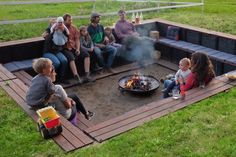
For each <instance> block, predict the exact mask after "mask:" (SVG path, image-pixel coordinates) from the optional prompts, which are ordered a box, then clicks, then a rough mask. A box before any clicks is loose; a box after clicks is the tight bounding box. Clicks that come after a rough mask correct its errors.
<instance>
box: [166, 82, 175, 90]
mask: <svg viewBox="0 0 236 157" xmlns="http://www.w3.org/2000/svg"><path fill="white" fill-rule="evenodd" d="M175 85H176V84H175V81H172V82H171V83H170V84H169V85H168V86H167V88H166V92H168V93H171V91H172V89H173V88H174V87H175Z"/></svg>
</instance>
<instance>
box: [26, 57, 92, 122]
mask: <svg viewBox="0 0 236 157" xmlns="http://www.w3.org/2000/svg"><path fill="white" fill-rule="evenodd" d="M33 69H34V70H35V72H37V73H38V74H37V75H36V76H35V77H34V78H33V79H32V83H31V86H30V88H29V90H28V91H27V94H26V102H27V104H28V105H29V106H31V107H32V108H33V109H35V110H36V109H39V108H42V107H45V106H47V105H49V104H55V109H56V110H57V111H58V112H59V113H60V114H61V115H62V116H63V117H65V118H66V119H68V120H72V119H74V117H75V115H76V106H77V104H76V101H74V100H72V99H73V98H72V99H71V98H69V97H68V96H67V94H66V92H65V91H64V89H63V88H62V87H61V86H60V85H56V86H55V85H54V84H53V81H55V76H56V73H55V70H54V68H53V66H52V62H51V60H49V59H47V58H39V59H36V60H34V62H33ZM75 104H76V106H75ZM85 114H86V115H85V116H87V117H88V114H89V112H85Z"/></svg>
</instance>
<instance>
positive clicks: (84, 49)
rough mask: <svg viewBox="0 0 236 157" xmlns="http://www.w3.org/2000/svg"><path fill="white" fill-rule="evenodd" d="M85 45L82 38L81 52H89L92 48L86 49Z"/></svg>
mask: <svg viewBox="0 0 236 157" xmlns="http://www.w3.org/2000/svg"><path fill="white" fill-rule="evenodd" d="M83 43H84V38H83V37H80V48H81V50H82V51H86V52H88V51H89V50H90V48H88V47H85V46H84V44H83Z"/></svg>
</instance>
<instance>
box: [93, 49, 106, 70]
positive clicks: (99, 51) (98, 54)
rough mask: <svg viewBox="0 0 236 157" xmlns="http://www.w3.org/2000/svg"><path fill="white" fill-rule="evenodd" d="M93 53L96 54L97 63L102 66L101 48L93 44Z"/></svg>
mask: <svg viewBox="0 0 236 157" xmlns="http://www.w3.org/2000/svg"><path fill="white" fill-rule="evenodd" d="M94 53H95V54H96V56H97V59H98V63H99V65H100V66H101V67H104V65H105V63H104V58H103V55H102V51H101V49H100V48H98V47H96V46H95V47H94Z"/></svg>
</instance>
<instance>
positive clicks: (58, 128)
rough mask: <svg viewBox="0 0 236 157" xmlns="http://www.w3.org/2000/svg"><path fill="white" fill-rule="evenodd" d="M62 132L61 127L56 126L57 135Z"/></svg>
mask: <svg viewBox="0 0 236 157" xmlns="http://www.w3.org/2000/svg"><path fill="white" fill-rule="evenodd" d="M61 132H62V126H61V125H58V126H57V135H59V134H60V133H61Z"/></svg>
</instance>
